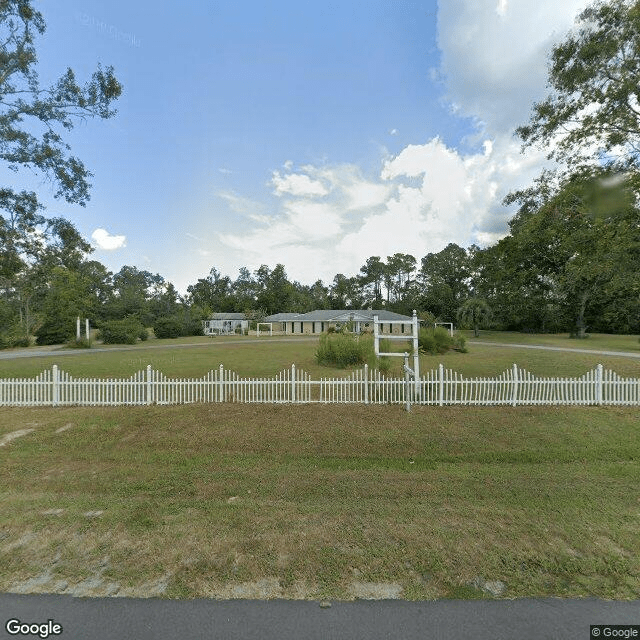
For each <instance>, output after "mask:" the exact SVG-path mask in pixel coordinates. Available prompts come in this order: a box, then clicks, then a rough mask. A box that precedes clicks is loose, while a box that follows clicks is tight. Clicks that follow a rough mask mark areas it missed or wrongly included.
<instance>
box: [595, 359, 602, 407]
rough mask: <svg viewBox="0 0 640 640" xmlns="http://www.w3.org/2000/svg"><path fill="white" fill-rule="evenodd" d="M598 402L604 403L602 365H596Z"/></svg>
mask: <svg viewBox="0 0 640 640" xmlns="http://www.w3.org/2000/svg"><path fill="white" fill-rule="evenodd" d="M596 403H597V404H599V405H600V404H602V365H601V364H599V365H598V366H597V367H596Z"/></svg>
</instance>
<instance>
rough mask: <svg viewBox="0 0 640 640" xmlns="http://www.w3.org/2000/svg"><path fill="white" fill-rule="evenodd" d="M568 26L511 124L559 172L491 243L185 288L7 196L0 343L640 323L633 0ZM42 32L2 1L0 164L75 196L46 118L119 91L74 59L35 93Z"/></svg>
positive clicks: (205, 281) (85, 176)
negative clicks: (296, 276) (167, 330)
mask: <svg viewBox="0 0 640 640" xmlns="http://www.w3.org/2000/svg"><path fill="white" fill-rule="evenodd" d="M578 26H579V27H580V28H579V29H576V30H574V31H573V32H572V33H571V34H569V35H568V36H567V37H566V39H565V40H564V41H563V42H562V43H561V44H559V45H557V46H556V47H555V48H554V49H553V51H552V53H551V65H550V71H549V86H550V87H551V93H550V95H549V96H548V98H546V99H545V100H544V101H542V102H540V103H538V104H535V105H533V108H532V116H531V119H530V121H529V123H527V124H526V125H523V126H521V127H519V128H518V129H517V131H516V133H517V135H518V136H519V137H520V139H521V140H522V142H523V146H524V147H527V146H531V145H541V146H543V147H546V148H547V149H549V150H550V153H549V155H550V157H553V158H554V159H555V160H556V161H557V169H556V170H555V171H553V172H551V171H545V172H543V173H542V174H541V175H540V176H539V177H538V179H537V180H536V181H535V182H534V184H533V185H531V186H530V187H528V188H526V189H523V190H520V191H516V192H513V193H510V194H509V195H508V196H507V197H506V198H505V201H504V204H505V205H511V206H513V205H515V206H516V208H517V211H516V213H515V215H514V217H513V218H512V220H511V221H510V223H509V233H508V234H507V235H506V236H505V237H504V238H503V239H502V240H500V241H499V242H497V243H496V244H495V245H493V246H491V247H488V248H480V247H478V246H475V245H472V246H470V247H467V248H464V247H460V246H458V245H456V244H449V245H448V246H446V247H445V248H444V249H442V250H441V251H439V252H437V253H428V254H426V255H425V256H422V257H418V258H416V257H415V256H412V255H409V254H405V253H395V254H394V255H392V256H386V257H384V258H383V257H382V256H371V257H369V258H368V259H367V260H366V261H365V263H364V264H363V265H362V266H361V268H360V270H359V272H358V273H355V274H343V273H338V274H336V275H335V276H334V278H333V280H332V281H331V282H329V283H326V284H325V283H323V282H322V281H321V280H316V282H314V283H313V284H312V285H305V284H301V283H299V282H297V281H291V280H290V278H289V277H288V276H287V274H286V270H285V266H284V265H282V264H277V265H275V266H274V267H271V266H268V265H262V266H260V267H259V268H258V269H256V270H254V271H253V272H251V271H250V270H249V269H248V268H246V267H243V268H241V269H240V270H239V274H238V276H237V277H236V278H235V279H232V278H231V277H230V276H229V275H225V274H222V273H221V272H220V271H219V270H218V269H217V268H215V267H213V268H212V269H211V271H210V273H209V274H208V276H207V277H205V278H201V279H199V280H198V281H197V282H195V283H193V284H191V285H190V286H189V287H188V288H187V292H186V294H184V295H179V294H178V292H177V291H176V289H175V287H174V286H173V284H172V283H170V282H168V281H166V280H165V279H164V278H163V277H162V276H161V275H160V274H152V273H150V272H148V271H145V270H140V269H138V268H137V267H135V266H124V267H122V269H120V271H118V272H117V273H111V272H109V271H108V270H107V269H106V267H105V266H104V265H102V264H101V263H100V262H99V261H96V260H93V259H91V253H92V248H91V246H90V245H89V244H88V243H87V242H86V240H84V239H83V238H82V236H81V234H80V233H79V232H78V230H77V229H76V228H75V227H74V225H73V224H72V223H71V222H69V221H68V220H65V219H63V218H59V217H47V216H46V215H45V214H44V210H43V207H42V205H41V203H40V202H39V200H38V197H37V194H35V193H34V192H29V191H24V190H23V191H17V190H15V189H13V188H9V187H6V188H0V345H2V346H8V345H17V344H28V343H29V342H30V340H31V337H32V336H34V335H35V336H37V337H38V339H39V341H40V342H56V341H64V340H65V339H67V337H68V336H69V335H70V334H72V332H73V329H74V327H75V318H76V316H78V315H79V316H81V317H83V318H85V317H86V318H89V319H90V320H91V322H92V324H93V325H94V326H101V325H104V323H107V322H110V321H114V320H123V319H127V318H128V319H133V320H135V321H136V322H139V323H141V324H143V325H144V326H153V325H156V324H157V323H158V322H160V321H165V326H166V321H167V320H168V319H169V320H170V321H171V322H172V323H173V325H175V326H179V327H180V332H182V333H184V334H189V333H194V332H198V331H199V328H200V327H201V320H203V319H205V318H206V317H208V315H209V314H210V313H212V312H232V311H233V312H245V313H247V314H248V315H250V316H251V317H253V318H254V319H260V318H261V317H264V316H266V315H270V314H272V313H278V312H294V313H303V312H306V311H310V310H313V309H318V308H330V309H359V308H367V307H372V308H387V309H390V310H393V311H397V312H400V313H407V314H409V313H410V312H411V310H412V309H417V310H418V311H420V313H422V314H423V315H424V316H425V317H428V318H430V319H431V320H440V321H448V322H454V323H459V322H460V321H462V322H466V323H467V324H470V325H474V324H475V325H477V324H478V323H480V322H481V321H482V322H484V323H485V324H486V323H490V324H491V326H493V327H495V328H498V329H506V330H515V331H532V332H556V331H568V332H571V333H572V334H574V335H576V337H584V336H585V335H586V332H587V331H597V332H615V333H640V209H639V199H638V196H639V194H640V172H639V169H640V167H639V166H638V162H639V157H640V156H639V154H640V92H639V91H638V85H637V78H638V76H639V75H640V2H639V1H638V0H616V1H611V2H597V3H596V4H594V5H592V6H591V7H589V8H587V9H586V10H585V11H584V12H583V13H582V14H581V15H580V17H579V23H578ZM44 29H45V23H44V19H43V18H42V16H41V14H40V13H39V12H38V11H36V10H35V9H34V8H33V7H32V5H31V2H30V1H29V0H7V1H6V2H2V3H0V36H1V37H0V42H1V44H0V62H1V65H0V66H1V68H0V98H1V100H0V159H2V160H3V161H4V162H6V163H7V166H8V167H9V168H10V169H12V170H14V171H16V172H17V171H18V170H19V169H21V168H25V167H26V168H28V169H31V170H32V171H35V172H37V173H40V174H41V175H44V176H45V177H46V179H47V180H48V181H49V182H50V183H51V184H52V185H54V187H55V188H56V189H57V190H56V192H55V194H56V197H59V198H64V199H65V200H66V201H67V202H72V203H76V204H79V205H81V206H84V205H85V204H86V202H87V201H88V199H89V187H90V185H89V182H88V180H89V177H90V176H91V174H90V172H89V171H88V170H87V169H86V168H85V166H84V165H83V164H82V162H81V161H80V160H79V159H77V158H76V157H74V156H72V155H70V149H69V147H68V145H66V144H65V143H64V141H63V138H62V136H61V134H60V133H59V132H58V131H57V130H56V127H57V128H58V129H60V128H62V129H65V130H68V129H71V128H72V127H73V126H74V123H75V122H77V121H78V120H84V119H87V118H110V117H112V116H113V115H115V109H114V108H113V106H112V103H113V101H115V100H117V99H118V98H119V96H120V95H121V93H122V90H123V88H122V86H121V84H120V83H119V81H118V80H117V79H116V77H115V75H114V71H113V69H112V68H111V67H109V68H107V69H105V70H103V69H102V68H100V67H98V70H97V71H96V72H95V73H94V74H93V75H92V77H91V79H90V80H89V81H88V82H86V83H84V84H80V83H78V81H77V80H76V78H75V75H74V73H73V71H72V70H71V69H68V70H67V72H66V73H65V74H63V76H62V77H61V78H60V79H59V80H58V81H57V82H55V83H54V84H52V85H51V86H49V87H45V88H42V87H41V86H40V84H39V80H38V76H37V72H36V70H35V64H36V61H37V56H36V51H35V45H34V41H35V37H36V35H38V34H41V33H43V32H44Z"/></svg>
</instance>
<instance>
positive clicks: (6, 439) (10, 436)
mask: <svg viewBox="0 0 640 640" xmlns="http://www.w3.org/2000/svg"><path fill="white" fill-rule="evenodd" d="M32 431H35V429H18V430H17V431H12V432H11V433H5V435H3V436H2V438H0V447H4V446H5V445H6V444H9V443H10V442H11V441H12V440H15V439H16V438H20V437H22V436H26V435H27V434H28V433H31V432H32Z"/></svg>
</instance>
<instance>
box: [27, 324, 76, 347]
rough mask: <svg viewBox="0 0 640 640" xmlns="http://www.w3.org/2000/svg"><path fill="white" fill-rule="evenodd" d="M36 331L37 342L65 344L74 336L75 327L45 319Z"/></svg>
mask: <svg viewBox="0 0 640 640" xmlns="http://www.w3.org/2000/svg"><path fill="white" fill-rule="evenodd" d="M35 333H36V344H38V345H46V344H64V343H65V342H69V341H70V340H72V339H73V337H74V333H75V331H74V327H73V326H71V325H70V326H69V327H67V326H66V323H63V324H60V323H58V322H50V321H45V322H44V323H43V324H42V325H41V326H40V328H39V329H38V330H37V331H36V332H35Z"/></svg>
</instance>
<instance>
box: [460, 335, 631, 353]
mask: <svg viewBox="0 0 640 640" xmlns="http://www.w3.org/2000/svg"><path fill="white" fill-rule="evenodd" d="M460 333H462V334H463V335H464V336H465V338H466V339H467V340H471V341H475V342H478V341H479V342H500V343H503V344H527V345H544V346H548V347H564V348H567V349H593V350H596V351H598V350H599V351H627V352H630V353H637V354H640V342H638V336H620V335H612V334H606V333H592V334H589V337H588V338H586V339H584V340H576V339H575V338H570V337H569V334H568V333H519V332H515V331H484V330H482V331H480V335H479V336H478V337H477V338H476V337H474V335H473V331H461V332H460Z"/></svg>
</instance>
